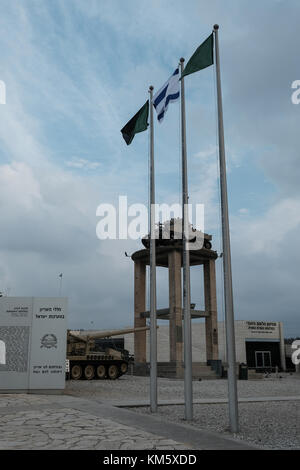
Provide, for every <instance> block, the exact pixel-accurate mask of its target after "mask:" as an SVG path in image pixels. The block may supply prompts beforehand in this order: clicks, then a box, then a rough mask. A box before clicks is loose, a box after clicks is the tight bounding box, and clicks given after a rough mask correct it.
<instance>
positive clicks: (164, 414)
mask: <svg viewBox="0 0 300 470" xmlns="http://www.w3.org/2000/svg"><path fill="white" fill-rule="evenodd" d="M130 409H131V410H133V408H130ZM134 410H135V411H136V412H137V413H146V414H150V411H149V408H148V407H147V408H142V407H140V408H134ZM158 415H159V416H160V417H161V419H163V420H169V421H173V422H177V423H182V422H184V420H183V416H184V407H183V406H162V407H159V409H158ZM239 423H240V432H239V433H238V434H235V435H234V437H236V438H238V439H244V440H246V441H248V442H249V443H253V444H257V445H259V446H261V447H264V448H266V449H300V403H299V402H293V401H291V402H268V403H266V402H264V403H242V404H240V405H239ZM191 425H192V426H195V427H197V429H205V430H209V431H216V432H220V433H225V434H230V433H229V430H228V406H227V405H194V420H193V422H192V423H191Z"/></svg>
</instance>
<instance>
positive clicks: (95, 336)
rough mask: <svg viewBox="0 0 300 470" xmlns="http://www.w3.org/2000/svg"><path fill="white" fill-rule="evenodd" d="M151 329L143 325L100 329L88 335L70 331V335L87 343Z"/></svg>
mask: <svg viewBox="0 0 300 470" xmlns="http://www.w3.org/2000/svg"><path fill="white" fill-rule="evenodd" d="M149 329H150V327H149V326H142V327H139V328H124V329H123V330H107V331H99V332H97V333H90V334H87V335H82V334H78V335H77V334H75V333H71V332H70V331H68V335H69V336H70V337H71V338H73V339H75V340H77V341H80V342H84V343H87V342H88V341H90V340H94V339H101V338H110V337H111V336H118V335H127V334H130V333H135V332H139V331H146V330H149Z"/></svg>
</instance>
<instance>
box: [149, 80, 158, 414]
mask: <svg viewBox="0 0 300 470" xmlns="http://www.w3.org/2000/svg"><path fill="white" fill-rule="evenodd" d="M149 93H150V100H149V101H150V102H149V111H150V212H149V213H150V223H149V225H150V410H151V412H152V413H156V412H157V328H156V247H155V241H156V240H155V180H154V126H153V105H152V100H153V86H150V87H149Z"/></svg>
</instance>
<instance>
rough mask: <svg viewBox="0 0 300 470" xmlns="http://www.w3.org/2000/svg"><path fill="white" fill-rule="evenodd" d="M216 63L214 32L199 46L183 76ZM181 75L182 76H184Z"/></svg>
mask: <svg viewBox="0 0 300 470" xmlns="http://www.w3.org/2000/svg"><path fill="white" fill-rule="evenodd" d="M213 63H214V37H213V33H211V35H210V36H208V38H207V39H206V40H205V41H204V42H203V43H202V44H201V46H199V47H198V49H197V50H196V51H195V52H194V54H193V55H192V57H191V58H190V60H189V61H188V63H187V64H186V66H185V68H184V71H183V74H182V77H184V76H185V75H190V73H194V72H198V71H199V70H202V69H205V68H206V67H209V66H210V65H212V64H213ZM182 77H181V78H182Z"/></svg>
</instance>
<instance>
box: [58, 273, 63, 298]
mask: <svg viewBox="0 0 300 470" xmlns="http://www.w3.org/2000/svg"><path fill="white" fill-rule="evenodd" d="M59 277H60V281H59V295H58V297H61V290H62V274H60V275H59Z"/></svg>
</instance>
